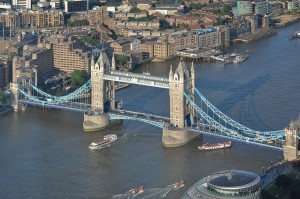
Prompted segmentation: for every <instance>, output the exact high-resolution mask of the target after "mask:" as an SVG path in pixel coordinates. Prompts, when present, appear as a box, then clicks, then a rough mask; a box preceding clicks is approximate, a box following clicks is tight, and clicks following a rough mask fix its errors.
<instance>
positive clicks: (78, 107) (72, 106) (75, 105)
mask: <svg viewBox="0 0 300 199" xmlns="http://www.w3.org/2000/svg"><path fill="white" fill-rule="evenodd" d="M19 102H20V103H21V104H23V105H32V106H39V107H42V108H55V109H62V110H68V111H76V112H85V111H86V110H87V109H88V108H90V107H91V105H90V104H85V103H79V102H66V103H59V104H58V103H45V102H43V101H33V100H29V99H20V100H19Z"/></svg>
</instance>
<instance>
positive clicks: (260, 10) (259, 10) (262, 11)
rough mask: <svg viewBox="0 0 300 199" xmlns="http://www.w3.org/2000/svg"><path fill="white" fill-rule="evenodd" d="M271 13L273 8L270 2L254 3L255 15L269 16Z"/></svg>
mask: <svg viewBox="0 0 300 199" xmlns="http://www.w3.org/2000/svg"><path fill="white" fill-rule="evenodd" d="M270 13H271V6H270V4H269V1H268V0H266V1H257V2H255V3H254V14H257V15H268V14H270Z"/></svg>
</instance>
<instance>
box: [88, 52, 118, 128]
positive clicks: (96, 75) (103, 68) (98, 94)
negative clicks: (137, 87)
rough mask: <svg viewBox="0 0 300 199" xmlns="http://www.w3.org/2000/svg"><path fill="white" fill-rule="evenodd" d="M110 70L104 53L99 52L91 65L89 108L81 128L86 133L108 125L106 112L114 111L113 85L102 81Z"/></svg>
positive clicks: (112, 82)
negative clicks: (95, 60)
mask: <svg viewBox="0 0 300 199" xmlns="http://www.w3.org/2000/svg"><path fill="white" fill-rule="evenodd" d="M110 70H111V64H110V60H109V59H108V57H107V54H106V52H105V51H102V52H100V56H99V58H98V60H97V62H96V63H94V62H93V61H92V65H91V101H92V103H91V106H92V110H91V111H90V112H89V115H88V114H85V115H84V123H83V128H84V129H85V130H87V131H91V130H97V129H100V128H104V127H105V126H107V125H109V124H110V121H109V120H108V115H107V114H106V113H107V112H108V111H110V110H113V109H115V83H114V81H107V80H104V75H105V73H107V72H109V71H110Z"/></svg>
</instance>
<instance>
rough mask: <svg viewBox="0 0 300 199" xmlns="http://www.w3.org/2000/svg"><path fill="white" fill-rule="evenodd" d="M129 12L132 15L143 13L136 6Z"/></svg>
mask: <svg viewBox="0 0 300 199" xmlns="http://www.w3.org/2000/svg"><path fill="white" fill-rule="evenodd" d="M129 12H130V13H138V12H141V10H140V9H139V8H137V7H136V6H134V7H132V8H131V9H130V10H129Z"/></svg>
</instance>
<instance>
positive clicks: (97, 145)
mask: <svg viewBox="0 0 300 199" xmlns="http://www.w3.org/2000/svg"><path fill="white" fill-rule="evenodd" d="M117 139H118V138H117V135H115V134H108V135H105V136H104V137H103V138H102V139H99V140H97V141H96V142H92V143H91V144H90V145H89V148H90V149H101V148H103V147H105V146H107V145H109V144H110V143H112V142H115V141H116V140H117Z"/></svg>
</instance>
